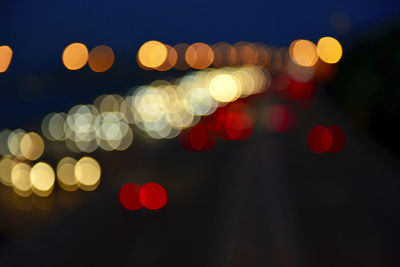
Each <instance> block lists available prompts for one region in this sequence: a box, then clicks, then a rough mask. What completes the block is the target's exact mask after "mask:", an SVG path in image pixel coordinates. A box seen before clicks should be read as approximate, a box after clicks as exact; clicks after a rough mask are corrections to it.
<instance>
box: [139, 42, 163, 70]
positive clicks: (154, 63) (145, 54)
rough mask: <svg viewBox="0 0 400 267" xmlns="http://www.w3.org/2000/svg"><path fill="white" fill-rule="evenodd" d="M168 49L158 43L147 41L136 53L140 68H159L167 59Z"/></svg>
mask: <svg viewBox="0 0 400 267" xmlns="http://www.w3.org/2000/svg"><path fill="white" fill-rule="evenodd" d="M167 56H168V49H167V47H166V46H165V45H164V44H163V43H161V42H159V41H148V42H146V43H144V44H143V45H142V46H141V47H140V48H139V51H138V53H137V60H138V63H139V65H140V66H144V67H145V68H150V69H154V68H157V67H159V66H161V65H162V64H163V63H164V61H165V60H166V59H167Z"/></svg>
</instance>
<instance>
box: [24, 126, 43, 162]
mask: <svg viewBox="0 0 400 267" xmlns="http://www.w3.org/2000/svg"><path fill="white" fill-rule="evenodd" d="M20 149H21V154H22V156H23V157H24V158H26V159H28V160H36V159H38V158H39V157H40V156H41V155H42V154H43V151H44V142H43V139H42V137H40V135H38V134H37V133H35V132H30V133H27V134H25V135H24V136H23V137H22V139H21V142H20Z"/></svg>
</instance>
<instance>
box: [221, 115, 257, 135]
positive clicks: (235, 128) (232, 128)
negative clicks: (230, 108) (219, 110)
mask: <svg viewBox="0 0 400 267" xmlns="http://www.w3.org/2000/svg"><path fill="white" fill-rule="evenodd" d="M225 131H226V133H227V135H228V137H230V139H233V140H243V139H246V138H247V137H249V136H250V134H251V132H252V131H253V120H252V119H251V118H250V116H249V115H248V114H247V113H246V112H229V113H228V114H227V116H226V118H225Z"/></svg>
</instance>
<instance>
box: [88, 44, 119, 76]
mask: <svg viewBox="0 0 400 267" xmlns="http://www.w3.org/2000/svg"><path fill="white" fill-rule="evenodd" d="M88 63H89V67H90V68H91V69H92V70H93V71H94V72H104V71H106V70H108V69H109V68H111V66H112V65H113V63H114V52H113V50H112V49H111V48H110V47H108V46H106V45H99V46H96V47H95V48H93V49H92V50H91V51H90V53H89V62H88Z"/></svg>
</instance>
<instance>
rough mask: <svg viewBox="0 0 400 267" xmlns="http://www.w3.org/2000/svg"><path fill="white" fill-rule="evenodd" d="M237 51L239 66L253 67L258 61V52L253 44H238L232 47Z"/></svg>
mask: <svg viewBox="0 0 400 267" xmlns="http://www.w3.org/2000/svg"><path fill="white" fill-rule="evenodd" d="M234 47H235V48H236V50H237V51H238V55H239V60H238V63H239V64H241V65H255V64H257V61H258V51H257V47H256V46H255V45H254V44H251V43H247V42H239V43H236V44H235V45H234Z"/></svg>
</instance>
